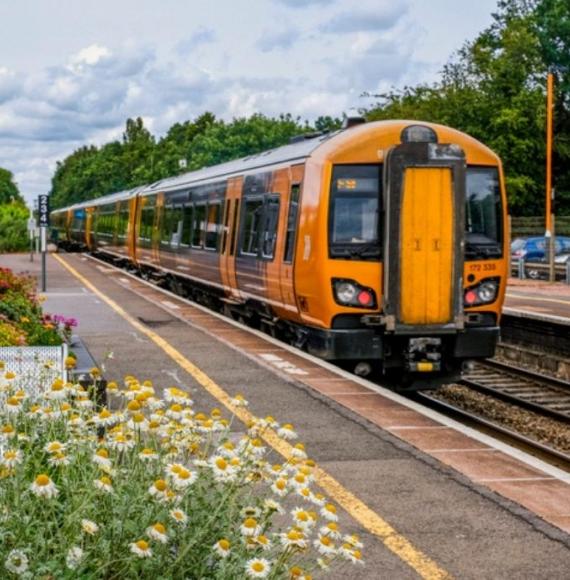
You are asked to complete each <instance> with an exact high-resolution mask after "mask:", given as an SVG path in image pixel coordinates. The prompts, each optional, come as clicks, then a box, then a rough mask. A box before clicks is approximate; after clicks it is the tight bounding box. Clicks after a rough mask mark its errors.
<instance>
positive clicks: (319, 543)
mask: <svg viewBox="0 0 570 580" xmlns="http://www.w3.org/2000/svg"><path fill="white" fill-rule="evenodd" d="M313 546H315V548H316V550H317V552H319V554H322V555H323V556H332V555H333V554H336V548H335V546H334V543H333V541H332V538H331V537H330V536H319V538H318V539H317V540H315V541H314V542H313Z"/></svg>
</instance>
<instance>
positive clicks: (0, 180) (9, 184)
mask: <svg viewBox="0 0 570 580" xmlns="http://www.w3.org/2000/svg"><path fill="white" fill-rule="evenodd" d="M14 202H16V203H24V200H23V199H22V196H21V195H20V192H19V191H18V186H17V185H16V184H15V183H14V176H13V175H12V172H11V171H8V170H7V169H3V168H2V167H0V205H2V204H6V203H14Z"/></svg>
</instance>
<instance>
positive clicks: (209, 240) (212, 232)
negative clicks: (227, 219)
mask: <svg viewBox="0 0 570 580" xmlns="http://www.w3.org/2000/svg"><path fill="white" fill-rule="evenodd" d="M207 216H208V219H207V220H206V236H205V241H204V247H205V248H207V249H208V250H217V249H218V238H219V235H220V222H221V216H222V206H221V204H219V203H209V204H208V213H207Z"/></svg>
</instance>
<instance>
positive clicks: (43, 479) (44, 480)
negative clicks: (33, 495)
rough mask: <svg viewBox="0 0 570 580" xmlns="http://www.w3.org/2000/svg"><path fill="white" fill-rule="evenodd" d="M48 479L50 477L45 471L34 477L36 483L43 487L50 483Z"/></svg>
mask: <svg viewBox="0 0 570 580" xmlns="http://www.w3.org/2000/svg"><path fill="white" fill-rule="evenodd" d="M50 481H51V479H50V478H49V476H48V475H46V474H45V473H41V474H40V475H38V476H37V477H36V485H39V486H41V487H44V486H46V485H49V484H50Z"/></svg>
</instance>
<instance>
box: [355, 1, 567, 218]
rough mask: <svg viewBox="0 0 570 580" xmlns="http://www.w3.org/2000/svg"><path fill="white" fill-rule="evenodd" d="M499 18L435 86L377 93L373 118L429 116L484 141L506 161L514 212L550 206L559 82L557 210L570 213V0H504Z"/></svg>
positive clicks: (370, 112) (530, 212)
mask: <svg viewBox="0 0 570 580" xmlns="http://www.w3.org/2000/svg"><path fill="white" fill-rule="evenodd" d="M493 17H494V22H493V24H492V25H491V26H490V27H489V28H488V29H486V30H484V31H483V32H482V33H481V34H479V36H478V37H477V38H476V39H475V40H474V41H472V42H468V43H466V44H465V45H464V46H463V48H462V49H461V50H460V51H459V52H458V53H457V54H456V55H455V56H454V57H453V58H452V59H451V61H450V62H449V63H448V64H447V65H446V66H445V67H444V70H443V74H442V78H441V80H440V81H439V82H438V83H435V84H434V85H429V86H426V85H420V86H416V87H407V88H405V89H404V90H403V91H401V92H396V91H393V92H391V93H389V94H386V95H378V97H379V99H380V101H379V103H378V104H377V105H376V106H375V107H373V108H371V109H370V110H368V111H365V113H366V115H367V117H368V118H369V119H371V120H374V119H393V118H402V119H423V120H426V121H433V122H438V123H443V124H446V125H450V126H452V127H456V128H457V129H460V130H462V131H465V132H466V133H469V134H470V135H472V136H473V137H475V138H477V139H479V140H481V141H483V142H484V143H485V144H487V145H488V146H489V147H491V149H493V150H494V151H495V152H496V153H497V154H498V155H499V156H500V157H501V159H502V161H503V164H504V168H505V172H506V176H507V189H508V194H509V204H510V209H511V211H512V213H513V214H514V215H533V214H538V215H539V214H540V213H542V212H543V211H544V209H543V208H544V183H545V167H546V150H545V122H546V97H545V84H546V74H547V71H548V69H552V70H556V71H557V74H558V77H559V82H558V83H557V86H558V99H557V103H556V111H555V119H556V126H555V135H556V143H555V155H554V175H555V178H556V188H557V198H558V209H557V211H558V213H567V214H570V163H569V162H570V112H569V110H568V103H567V100H568V88H569V87H568V85H566V84H565V82H567V81H565V80H564V79H566V78H567V76H568V75H569V74H570V73H569V69H568V66H569V64H570V3H568V1H567V0H500V1H499V3H498V10H497V13H496V14H494V15H493Z"/></svg>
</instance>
